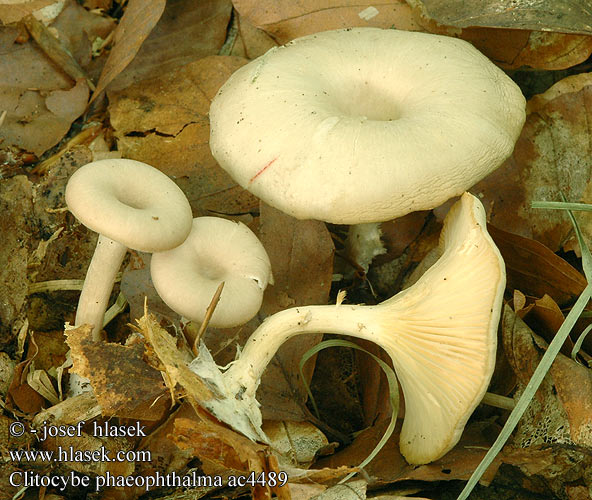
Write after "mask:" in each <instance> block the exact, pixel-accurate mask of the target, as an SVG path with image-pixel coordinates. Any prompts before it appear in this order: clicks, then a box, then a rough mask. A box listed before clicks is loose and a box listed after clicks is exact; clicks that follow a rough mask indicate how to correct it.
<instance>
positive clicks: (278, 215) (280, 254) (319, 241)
mask: <svg viewBox="0 0 592 500" xmlns="http://www.w3.org/2000/svg"><path fill="white" fill-rule="evenodd" d="M259 238H260V239H261V242H262V243H263V246H264V247H265V249H266V250H267V253H268V255H269V259H270V261H271V268H272V270H273V276H274V279H275V283H274V285H273V286H272V287H269V288H268V289H267V290H266V293H265V296H264V298H263V305H262V306H261V311H260V315H261V316H262V317H266V316H269V315H271V314H274V313H276V312H278V311H281V310H283V309H286V308H288V307H294V306H304V305H311V304H326V303H327V300H328V298H329V290H330V288H331V278H332V273H333V252H334V247H333V242H332V240H331V236H330V235H329V231H328V230H327V228H326V226H325V224H324V223H322V222H319V221H299V220H296V219H294V218H293V217H290V216H289V215H286V214H284V213H282V212H280V211H279V210H276V209H275V208H272V207H270V206H268V205H266V204H264V203H262V204H261V226H260V230H259ZM320 338H321V335H300V336H297V337H295V338H293V339H291V340H289V341H288V342H287V343H286V344H285V345H284V346H282V348H281V349H280V350H279V351H278V353H277V354H276V356H275V357H274V359H273V361H272V362H271V363H270V364H269V366H268V367H267V369H266V371H265V373H264V374H263V378H262V381H261V385H260V387H259V390H258V392H257V394H258V400H259V402H261V404H262V412H263V417H264V418H266V419H272V420H299V419H302V417H303V410H302V405H303V404H304V402H305V401H306V391H305V390H304V387H303V384H302V382H301V381H300V375H299V369H298V366H299V363H300V359H301V357H302V355H303V354H304V353H305V352H306V351H307V350H308V349H310V348H311V347H313V346H314V345H316V344H317V343H318V342H319V340H320ZM313 369H314V363H313V362H310V361H309V363H307V365H306V367H305V376H306V377H308V378H309V379H310V376H311V375H312V371H313Z"/></svg>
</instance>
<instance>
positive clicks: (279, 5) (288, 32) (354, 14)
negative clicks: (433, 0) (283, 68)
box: [234, 0, 420, 44]
mask: <svg viewBox="0 0 592 500" xmlns="http://www.w3.org/2000/svg"><path fill="white" fill-rule="evenodd" d="M234 7H235V8H236V10H238V11H239V13H240V15H241V17H242V18H244V19H246V20H247V21H248V22H249V23H251V24H252V25H253V26H255V27H257V28H260V29H262V30H264V31H266V32H267V33H269V34H270V35H271V37H272V38H273V39H274V40H275V41H276V42H278V43H279V44H284V43H286V42H288V41H290V40H292V39H294V38H298V37H300V36H304V35H309V34H312V33H316V32H319V31H326V30H331V29H338V28H351V27H358V26H359V27H363V26H372V27H377V28H397V29H402V30H407V31H417V30H420V27H419V26H418V25H417V23H416V22H415V20H414V19H413V13H412V11H411V8H410V7H409V6H408V5H407V4H406V3H405V2H404V1H403V0H395V1H384V0H382V1H380V2H367V1H363V2H355V1H352V0H323V1H319V0H297V1H292V0H281V1H276V2H260V1H258V0H235V1H234Z"/></svg>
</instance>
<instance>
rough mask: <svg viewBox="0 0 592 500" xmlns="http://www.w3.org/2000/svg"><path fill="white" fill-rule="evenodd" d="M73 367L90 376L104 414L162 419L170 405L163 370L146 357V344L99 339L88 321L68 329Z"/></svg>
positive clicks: (81, 373)
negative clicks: (91, 329)
mask: <svg viewBox="0 0 592 500" xmlns="http://www.w3.org/2000/svg"><path fill="white" fill-rule="evenodd" d="M65 333H66V337H67V342H68V345H69V346H70V350H71V351H70V353H71V357H72V361H73V364H74V367H73V371H74V372H75V373H77V374H78V375H80V376H82V377H84V378H86V379H88V380H90V382H91V385H92V387H93V390H94V393H95V395H96V398H97V401H98V402H99V404H100V405H101V408H102V413H103V415H104V416H117V417H125V418H133V419H136V420H159V419H161V418H162V417H163V415H164V414H165V412H166V411H167V410H168V409H169V408H170V399H169V397H168V391H167V389H166V387H165V385H164V383H163V380H162V377H161V375H160V372H159V371H158V370H156V369H154V368H152V367H151V366H149V365H148V364H147V363H146V362H145V361H144V350H145V346H144V344H143V343H142V342H141V341H138V340H136V342H133V343H132V344H131V345H128V346H123V345H120V344H112V343H107V342H96V341H93V340H92V335H91V331H90V328H89V327H88V325H83V326H80V327H78V328H76V329H69V330H66V332H65Z"/></svg>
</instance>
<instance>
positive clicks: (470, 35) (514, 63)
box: [460, 28, 592, 70]
mask: <svg viewBox="0 0 592 500" xmlns="http://www.w3.org/2000/svg"><path fill="white" fill-rule="evenodd" d="M460 38H462V39H463V40H466V41H467V42H471V43H472V44H473V45H474V46H475V47H477V48H478V49H479V50H480V51H481V52H483V54H485V55H486V56H487V57H489V58H490V59H491V60H492V61H494V62H495V63H496V64H499V65H500V66H501V67H502V68H505V69H517V68H520V67H523V66H529V67H531V68H536V69H546V70H558V69H565V68H570V67H572V66H575V65H576V64H580V63H582V62H584V61H585V60H586V59H588V57H589V56H590V53H592V37H590V36H587V35H568V34H565V33H549V32H547V31H522V30H511V29H495V28H466V29H463V30H462V33H461V34H460Z"/></svg>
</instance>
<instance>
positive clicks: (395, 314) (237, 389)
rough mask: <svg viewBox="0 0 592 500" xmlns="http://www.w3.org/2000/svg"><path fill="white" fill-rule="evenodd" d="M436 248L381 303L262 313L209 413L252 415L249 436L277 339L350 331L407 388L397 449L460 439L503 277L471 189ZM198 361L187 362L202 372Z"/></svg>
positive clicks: (426, 458) (492, 334)
mask: <svg viewBox="0 0 592 500" xmlns="http://www.w3.org/2000/svg"><path fill="white" fill-rule="evenodd" d="M440 246H441V249H442V256H441V257H440V259H439V260H438V261H437V262H436V263H435V264H434V265H433V266H432V267H431V268H430V269H429V270H428V271H427V272H426V273H425V274H424V275H423V276H422V277H421V278H420V279H419V280H418V281H417V282H416V283H415V284H414V285H413V286H411V287H410V288H408V289H406V290H404V291H402V292H400V293H399V294H397V295H395V296H394V297H392V298H390V299H388V300H386V301H385V302H382V303H381V304H379V305H376V306H363V305H344V304H341V305H334V306H328V305H325V306H304V307H296V308H292V309H287V310H285V311H282V312H279V313H277V314H274V315H273V316H270V317H268V318H267V319H266V320H265V321H264V322H263V323H262V324H261V326H260V327H259V328H258V329H257V330H256V331H255V332H254V333H253V334H252V335H251V337H250V338H249V340H248V341H247V343H246V344H245V347H244V349H243V350H242V352H241V353H240V356H239V358H238V359H237V360H236V361H235V362H234V363H233V364H232V365H231V367H230V368H229V369H228V371H226V372H225V373H223V374H222V376H221V380H222V381H223V382H222V384H221V385H223V389H222V390H223V391H224V393H225V394H226V400H225V401H224V400H223V401H220V402H209V403H210V408H211V409H212V411H214V412H215V413H216V414H217V415H234V416H236V415H238V414H240V413H241V412H242V414H243V415H247V418H248V422H249V423H248V425H243V423H244V422H241V421H239V420H238V419H237V420H236V422H238V424H237V427H240V429H241V430H243V431H244V429H245V428H246V429H247V431H246V432H250V429H251V428H254V429H255V433H252V432H251V434H250V435H251V436H255V438H257V437H259V436H258V434H257V430H258V425H259V424H260V418H261V416H260V413H259V410H258V403H257V401H256V399H255V393H256V390H257V387H258V385H259V383H260V380H261V375H262V374H263V371H264V370H265V368H266V366H267V364H268V363H269V362H270V361H271V359H272V357H273V356H274V354H275V353H276V351H277V350H278V349H279V347H280V346H281V345H282V344H283V343H284V342H285V341H286V340H288V339H289V338H291V337H292V336H294V335H298V334H302V333H337V334H345V335H351V336H353V337H358V338H361V339H365V340H370V341H372V342H375V343H376V344H378V345H380V346H382V347H383V349H384V350H385V351H386V352H387V353H388V355H389V356H390V357H391V359H392V362H393V365H394V367H395V371H396V373H397V376H398V378H399V381H400V383H401V387H402V389H403V393H404V396H405V421H404V423H403V428H402V431H401V439H400V448H401V453H402V454H403V455H404V456H405V458H406V459H407V461H408V462H410V463H412V464H423V463H427V462H431V461H433V460H436V459H438V458H439V457H441V456H442V455H444V454H445V453H446V452H447V451H448V450H450V449H451V448H452V447H453V446H454V445H455V444H456V443H457V442H458V440H459V439H460V436H461V433H462V430H463V428H464V426H465V424H466V422H467V420H468V418H469V416H470V415H471V413H472V412H473V410H474V409H475V407H476V406H477V405H478V404H479V402H480V401H481V399H482V397H483V395H484V394H485V392H486V390H487V386H488V384H489V380H490V378H491V375H492V373H493V369H494V366H495V350H496V337H497V325H498V322H499V317H500V311H501V306H502V299H503V292H504V288H505V276H506V275H505V267H504V262H503V260H502V257H501V255H500V253H499V251H498V249H497V248H496V246H495V244H494V243H493V240H492V239H491V237H490V236H489V234H488V233H487V230H486V220H485V211H484V209H483V206H482V205H481V203H480V202H479V200H477V198H475V197H474V196H472V195H470V194H468V193H465V194H464V195H463V196H462V197H461V199H460V200H459V201H458V202H457V203H456V204H455V205H454V206H453V207H452V208H451V210H450V212H449V214H448V215H447V217H446V220H445V221H444V228H443V230H442V234H441V236H440ZM198 365H199V363H196V362H194V366H193V367H192V369H194V370H195V371H196V372H198V373H199V366H198ZM228 406H231V407H232V408H233V411H229V409H228ZM238 406H241V407H242V410H241V411H236V407H238ZM228 420H230V418H228V417H227V422H228V423H229V424H231V425H233V423H234V422H230V421H228ZM249 426H250V427H249Z"/></svg>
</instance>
